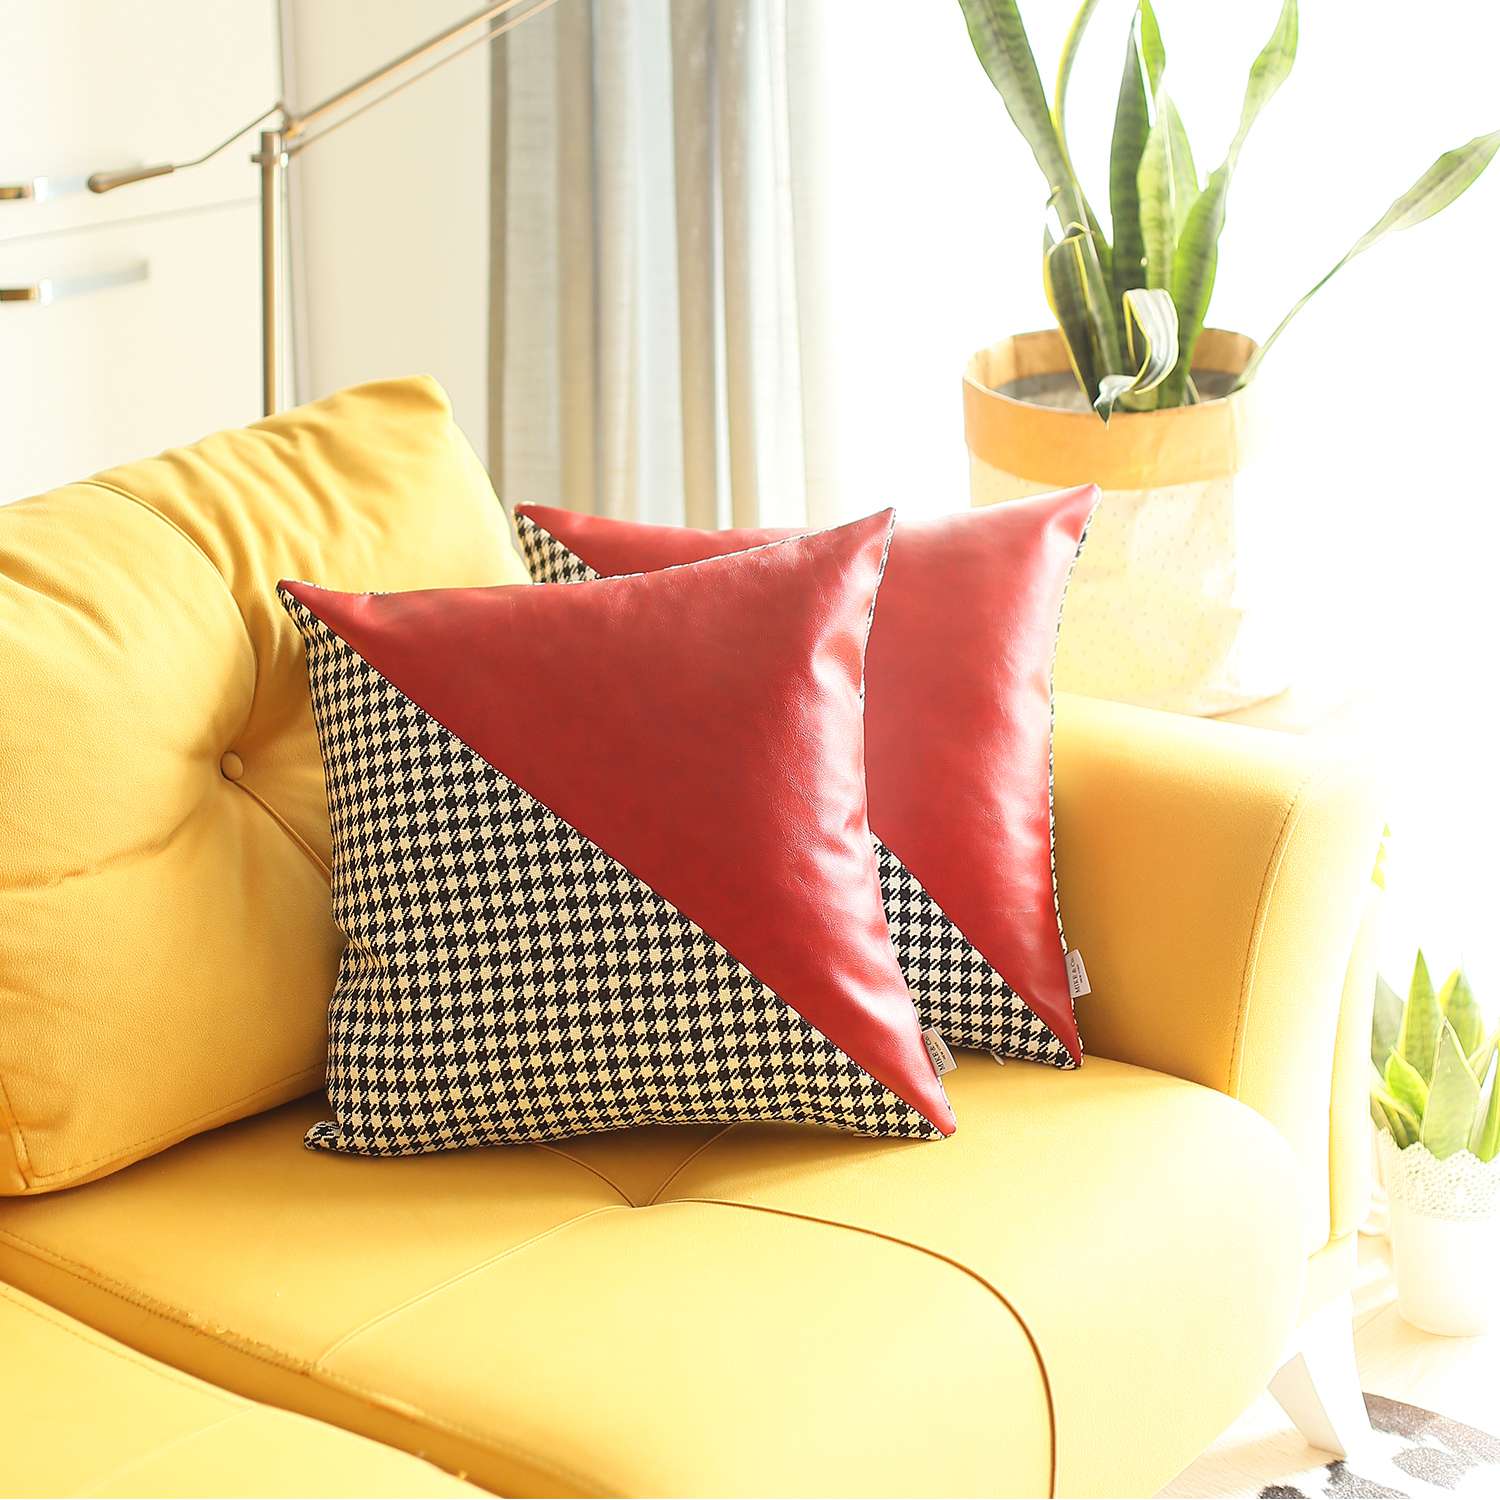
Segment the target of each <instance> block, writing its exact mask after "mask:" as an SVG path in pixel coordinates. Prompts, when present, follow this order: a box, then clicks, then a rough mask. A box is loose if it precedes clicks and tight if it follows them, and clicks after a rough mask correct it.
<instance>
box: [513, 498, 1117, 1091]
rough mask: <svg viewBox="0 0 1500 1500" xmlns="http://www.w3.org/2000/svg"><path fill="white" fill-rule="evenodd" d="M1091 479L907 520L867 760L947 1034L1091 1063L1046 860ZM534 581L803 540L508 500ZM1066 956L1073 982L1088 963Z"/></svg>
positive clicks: (912, 945)
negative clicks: (1069, 618)
mask: <svg viewBox="0 0 1500 1500" xmlns="http://www.w3.org/2000/svg"><path fill="white" fill-rule="evenodd" d="M1098 493H1099V492H1098V490H1097V489H1096V488H1095V487H1094V486H1093V485H1085V486H1083V487H1081V488H1078V489H1073V490H1065V491H1060V492H1058V493H1055V494H1047V495H1037V496H1034V497H1032V498H1031V499H1027V500H1018V501H1012V502H1009V503H1007V504H1004V505H995V506H990V507H987V508H984V509H978V510H971V511H965V512H962V513H960V514H958V515H952V516H943V517H940V518H938V519H935V520H922V521H903V522H901V523H900V524H898V525H897V527H896V529H895V532H894V535H893V537H892V540H891V549H890V558H889V561H888V563H887V565H886V574H885V580H884V583H883V584H882V586H881V590H880V603H879V607H878V609H877V610H876V614H875V621H874V627H873V629H872V631H871V634H870V642H869V652H868V659H867V662H866V705H865V758H866V768H867V774H868V778H869V798H870V807H869V817H870V827H871V829H872V830H873V832H874V834H875V836H876V838H877V840H878V848H877V853H878V857H879V861H880V875H881V884H882V887H883V890H884V895H885V905H886V913H887V916H888V918H889V920H890V926H891V936H892V939H893V941H894V943H895V946H896V952H897V955H898V957H899V958H900V960H901V965H902V968H903V970H904V971H905V973H906V978H907V982H908V984H909V985H910V986H911V990H912V994H913V995H914V996H915V997H916V1000H917V1004H918V1006H919V1008H920V1010H921V1013H922V1019H923V1020H924V1021H925V1022H927V1023H928V1024H931V1025H933V1026H936V1027H937V1028H939V1030H940V1031H941V1032H942V1034H943V1036H944V1037H945V1038H946V1039H947V1040H948V1041H949V1042H951V1043H954V1044H956V1045H960V1046H967V1047H979V1048H983V1049H985V1050H988V1051H992V1052H994V1053H996V1054H997V1055H999V1056H1002V1057H1018V1058H1028V1059H1031V1060H1033V1061H1037V1062H1045V1063H1051V1064H1053V1065H1055V1066H1057V1067H1064V1068H1066V1067H1073V1066H1075V1065H1076V1064H1077V1063H1078V1062H1079V1061H1080V1060H1081V1057H1082V1046H1081V1043H1080V1040H1079V1034H1078V1025H1077V1022H1076V1020H1075V1018H1074V1012H1073V1000H1074V998H1075V995H1077V994H1079V993H1082V992H1083V985H1082V983H1081V981H1080V979H1079V978H1078V977H1075V978H1074V979H1073V980H1072V982H1071V983H1070V975H1069V969H1070V965H1069V962H1068V956H1067V945H1066V943H1065V941H1064V939H1063V936H1062V918H1061V912H1060V909H1059V906H1058V903H1057V894H1056V881H1055V878H1054V870H1053V858H1052V708H1051V705H1052V658H1053V654H1054V651H1055V648H1056V642H1057V628H1058V620H1059V616H1060V613H1061V610H1062V604H1063V595H1064V592H1065V590H1066V588H1067V582H1068V577H1069V574H1070V573H1071V571H1072V567H1073V562H1074V560H1075V558H1076V557H1077V554H1078V550H1079V547H1080V546H1081V545H1082V542H1083V537H1084V533H1085V531H1086V529H1087V526H1088V521H1089V517H1090V515H1091V514H1092V512H1093V508H1094V504H1095V502H1096V500H1097V499H1098ZM516 518H517V532H518V535H519V538H520V542H521V547H522V550H523V552H524V554H525V556H526V560H527V564H528V566H529V567H530V569H531V575H532V578H533V579H534V580H535V581H537V582H558V583H567V582H581V581H583V580H586V579H590V578H599V577H611V576H616V575H619V574H626V573H643V572H650V571H654V570H657V569H662V568H669V567H675V566H678V565H681V564H685V563H692V562H698V561H700V560H702V559H704V558H708V557H717V556H723V555H724V554H727V553H733V552H737V551H740V550H742V549H744V548H747V547H757V546H761V545H764V544H765V543H766V542H769V541H774V540H777V539H779V538H783V537H788V536H794V535H797V534H798V533H795V532H787V531H773V530H739V531H697V530H693V529H691V528H688V527H681V526H653V525H647V524H643V523H639V522H633V521H617V520H611V519H608V518H605V517H599V516H585V515H579V514H577V513H575V512H573V511H568V510H559V509H555V508H553V507H550V506H542V505H518V506H517V507H516ZM1073 967H1074V974H1075V976H1077V975H1081V972H1082V968H1081V964H1076V965H1074V966H1073Z"/></svg>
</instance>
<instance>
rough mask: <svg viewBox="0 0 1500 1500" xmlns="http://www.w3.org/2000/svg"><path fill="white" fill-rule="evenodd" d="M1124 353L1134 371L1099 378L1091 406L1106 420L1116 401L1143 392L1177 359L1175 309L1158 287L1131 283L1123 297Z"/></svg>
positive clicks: (1166, 374)
mask: <svg viewBox="0 0 1500 1500" xmlns="http://www.w3.org/2000/svg"><path fill="white" fill-rule="evenodd" d="M1123 303H1124V309H1125V346H1126V357H1127V358H1128V359H1129V360H1130V361H1132V362H1133V363H1134V364H1135V366H1136V372H1135V374H1134V375H1106V376H1104V378H1103V379H1102V380H1100V382H1099V394H1098V396H1097V397H1096V398H1095V400H1094V410H1095V411H1096V412H1098V413H1099V415H1100V416H1101V417H1103V418H1104V420H1105V421H1106V422H1107V421H1109V416H1110V413H1111V412H1112V411H1113V410H1114V409H1115V406H1116V404H1117V403H1118V402H1120V401H1127V402H1128V401H1129V398H1131V397H1140V396H1144V395H1145V394H1146V393H1147V392H1149V391H1153V390H1155V389H1156V387H1157V386H1159V385H1160V384H1161V383H1162V381H1163V380H1165V379H1166V378H1167V376H1168V375H1169V374H1170V373H1171V370H1172V366H1173V365H1175V364H1176V363H1177V309H1176V308H1175V307H1173V306H1172V298H1171V295H1170V294H1169V293H1167V292H1164V291H1162V290H1161V289H1160V288H1159V287H1149V288H1148V287H1141V286H1138V287H1133V288H1132V289H1131V290H1130V291H1128V292H1126V293H1125V296H1124V298H1123Z"/></svg>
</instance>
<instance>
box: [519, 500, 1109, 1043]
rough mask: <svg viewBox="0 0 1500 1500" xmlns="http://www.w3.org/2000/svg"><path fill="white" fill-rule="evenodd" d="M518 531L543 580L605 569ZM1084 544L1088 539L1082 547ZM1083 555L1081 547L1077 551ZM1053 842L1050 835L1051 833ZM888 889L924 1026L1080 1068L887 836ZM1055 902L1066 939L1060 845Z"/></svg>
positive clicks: (889, 909) (882, 855) (884, 885)
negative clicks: (1059, 887)
mask: <svg viewBox="0 0 1500 1500" xmlns="http://www.w3.org/2000/svg"><path fill="white" fill-rule="evenodd" d="M516 532H517V535H518V536H519V537H520V541H521V550H522V552H523V553H524V555H525V558H526V566H527V568H528V570H529V571H530V573H531V577H532V581H533V582H535V583H582V582H585V581H586V580H588V579H591V578H595V577H597V576H598V575H597V574H596V573H595V572H594V570H593V569H592V568H590V567H589V566H588V564H587V563H585V562H584V561H583V559H582V558H580V557H578V556H577V554H576V553H574V552H572V551H571V550H570V549H569V548H568V547H566V546H564V545H563V543H562V542H560V541H558V539H557V538H556V537H554V536H553V535H552V534H551V533H550V532H548V531H546V530H544V529H543V528H542V527H540V526H538V525H537V524H536V522H534V521H532V520H531V519H529V518H528V517H526V516H517V517H516ZM1082 546H1083V543H1082V541H1081V540H1080V542H1079V547H1080V549H1081V548H1082ZM1075 561H1076V553H1075ZM1052 807H1053V797H1052V761H1051V750H1050V747H1049V750H1048V762H1047V815H1048V818H1049V820H1050V819H1051V818H1052ZM1049 843H1050V840H1049ZM875 852H876V855H877V857H878V859H879V862H880V889H881V894H882V896H883V897H884V898H885V914H886V921H887V922H888V923H889V924H890V929H891V942H892V944H893V945H894V947H895V949H896V957H897V958H898V959H899V960H900V963H901V970H902V973H904V974H905V976H906V982H907V985H908V986H909V987H910V989H911V992H912V995H913V997H914V998H915V999H916V1002H917V1009H918V1011H919V1012H920V1014H921V1017H922V1022H923V1024H924V1025H928V1026H936V1027H937V1028H938V1030H939V1031H940V1032H942V1034H943V1036H944V1038H945V1039H946V1040H947V1041H948V1042H949V1043H951V1044H952V1045H953V1046H956V1047H977V1048H980V1049H981V1050H983V1051H986V1052H993V1053H994V1054H995V1056H996V1057H1001V1058H1010V1057H1014V1058H1024V1059H1027V1060H1029V1061H1031V1062H1042V1063H1050V1064H1051V1065H1052V1066H1053V1067H1058V1068H1072V1067H1076V1066H1077V1064H1076V1063H1075V1062H1074V1060H1073V1057H1072V1054H1071V1053H1069V1051H1068V1049H1067V1048H1066V1047H1065V1046H1064V1045H1063V1044H1062V1042H1061V1041H1059V1040H1058V1038H1057V1036H1056V1035H1055V1034H1054V1033H1053V1031H1052V1028H1051V1027H1050V1026H1048V1025H1047V1023H1046V1022H1045V1021H1043V1020H1042V1018H1041V1017H1040V1016H1038V1015H1037V1014H1036V1012H1035V1011H1033V1010H1032V1009H1031V1008H1030V1006H1028V1005H1027V1004H1026V1002H1025V1001H1024V1000H1023V999H1022V998H1021V997H1020V996H1019V995H1018V994H1017V993H1016V992H1015V990H1013V989H1012V988H1011V987H1010V985H1009V984H1008V983H1007V982H1006V981H1005V979H1004V978H1002V977H1001V975H1000V974H998V973H997V972H996V971H995V970H994V969H993V968H992V967H991V966H990V964H989V961H988V960H987V959H985V958H984V956H983V955H982V954H981V953H980V952H979V950H978V949H977V948H975V947H974V945H973V944H972V943H970V941H969V940H968V939H967V938H966V937H965V936H964V935H963V933H961V932H960V931H959V930H958V928H957V926H956V925H955V924H954V922H953V920H952V919H951V918H950V917H949V916H948V914H947V913H946V912H945V911H944V910H943V909H942V907H940V906H939V905H938V904H937V902H936V901H934V900H933V899H932V897H931V896H929V895H928V894H927V892H926V890H925V889H924V888H923V887H922V885H921V883H920V882H919V881H918V880H917V878H916V877H915V876H914V875H913V874H912V873H911V871H909V870H908V869H907V868H906V866H905V865H903V864H902V863H901V861H900V860H899V859H897V858H896V856H895V855H894V854H892V853H891V851H890V850H889V849H887V848H886V847H885V845H884V844H882V843H881V842H880V840H879V839H876V840H875ZM1052 904H1053V907H1054V909H1055V910H1056V913H1057V932H1058V941H1059V943H1062V907H1061V903H1060V902H1059V899H1058V894H1057V861H1056V852H1055V848H1054V852H1053V865H1052Z"/></svg>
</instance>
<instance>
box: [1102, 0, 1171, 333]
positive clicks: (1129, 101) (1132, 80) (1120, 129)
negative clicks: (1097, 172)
mask: <svg viewBox="0 0 1500 1500" xmlns="http://www.w3.org/2000/svg"><path fill="white" fill-rule="evenodd" d="M1166 64H1167V54H1166V50H1165V48H1164V47H1163V46H1162V40H1161V29H1160V27H1158V25H1157V24H1156V12H1155V11H1153V10H1152V8H1151V0H1137V4H1136V8H1135V19H1134V20H1133V21H1132V22H1131V25H1130V35H1129V37H1128V38H1127V39H1126V43H1125V66H1124V69H1123V70H1122V72H1121V74H1120V92H1119V95H1118V97H1117V98H1116V100H1115V126H1114V133H1113V134H1112V135H1111V137H1110V143H1109V218H1110V224H1111V226H1112V229H1113V233H1114V240H1115V242H1114V247H1113V248H1114V258H1113V261H1112V264H1111V273H1112V279H1113V281H1114V290H1115V297H1116V300H1118V301H1120V302H1121V303H1122V305H1123V299H1124V296H1125V293H1126V292H1128V291H1130V290H1131V288H1133V287H1139V286H1147V285H1149V284H1150V283H1148V282H1147V280H1146V246H1145V243H1144V241H1143V240H1142V238H1141V200H1140V192H1139V188H1138V186H1137V177H1138V175H1139V173H1140V168H1141V157H1142V155H1143V153H1144V152H1145V149H1146V140H1147V137H1148V136H1149V135H1150V134H1151V100H1152V99H1154V98H1155V97H1156V93H1157V90H1158V89H1159V88H1160V87H1161V75H1162V71H1163V70H1164V69H1165V67H1166ZM1158 285H1160V283H1158Z"/></svg>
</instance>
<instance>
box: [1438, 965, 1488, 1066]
mask: <svg viewBox="0 0 1500 1500" xmlns="http://www.w3.org/2000/svg"><path fill="white" fill-rule="evenodd" d="M1438 1005H1439V1006H1440V1007H1441V1009H1442V1012H1443V1014H1444V1015H1445V1016H1446V1017H1447V1018H1448V1020H1449V1022H1450V1023H1451V1024H1452V1026H1453V1030H1454V1032H1455V1033H1456V1034H1457V1036H1458V1041H1459V1045H1460V1046H1461V1047H1462V1048H1463V1049H1464V1055H1465V1056H1466V1057H1467V1056H1468V1055H1469V1054H1470V1053H1472V1052H1473V1051H1474V1050H1475V1049H1476V1048H1477V1047H1478V1046H1479V1044H1480V1043H1481V1042H1482V1041H1483V1040H1484V1013H1483V1011H1481V1010H1480V1009H1479V1002H1478V1001H1477V1000H1475V998H1474V991H1473V989H1472V988H1471V987H1470V985H1469V978H1468V975H1467V974H1465V973H1464V971H1463V970H1462V969H1455V970H1454V971H1453V972H1452V973H1451V974H1450V975H1449V976H1448V977H1447V979H1445V980H1444V981H1443V987H1442V989H1441V990H1440V991H1439V992H1438ZM1480 1082H1481V1083H1483V1082H1484V1080H1483V1079H1482V1078H1481V1079H1480Z"/></svg>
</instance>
